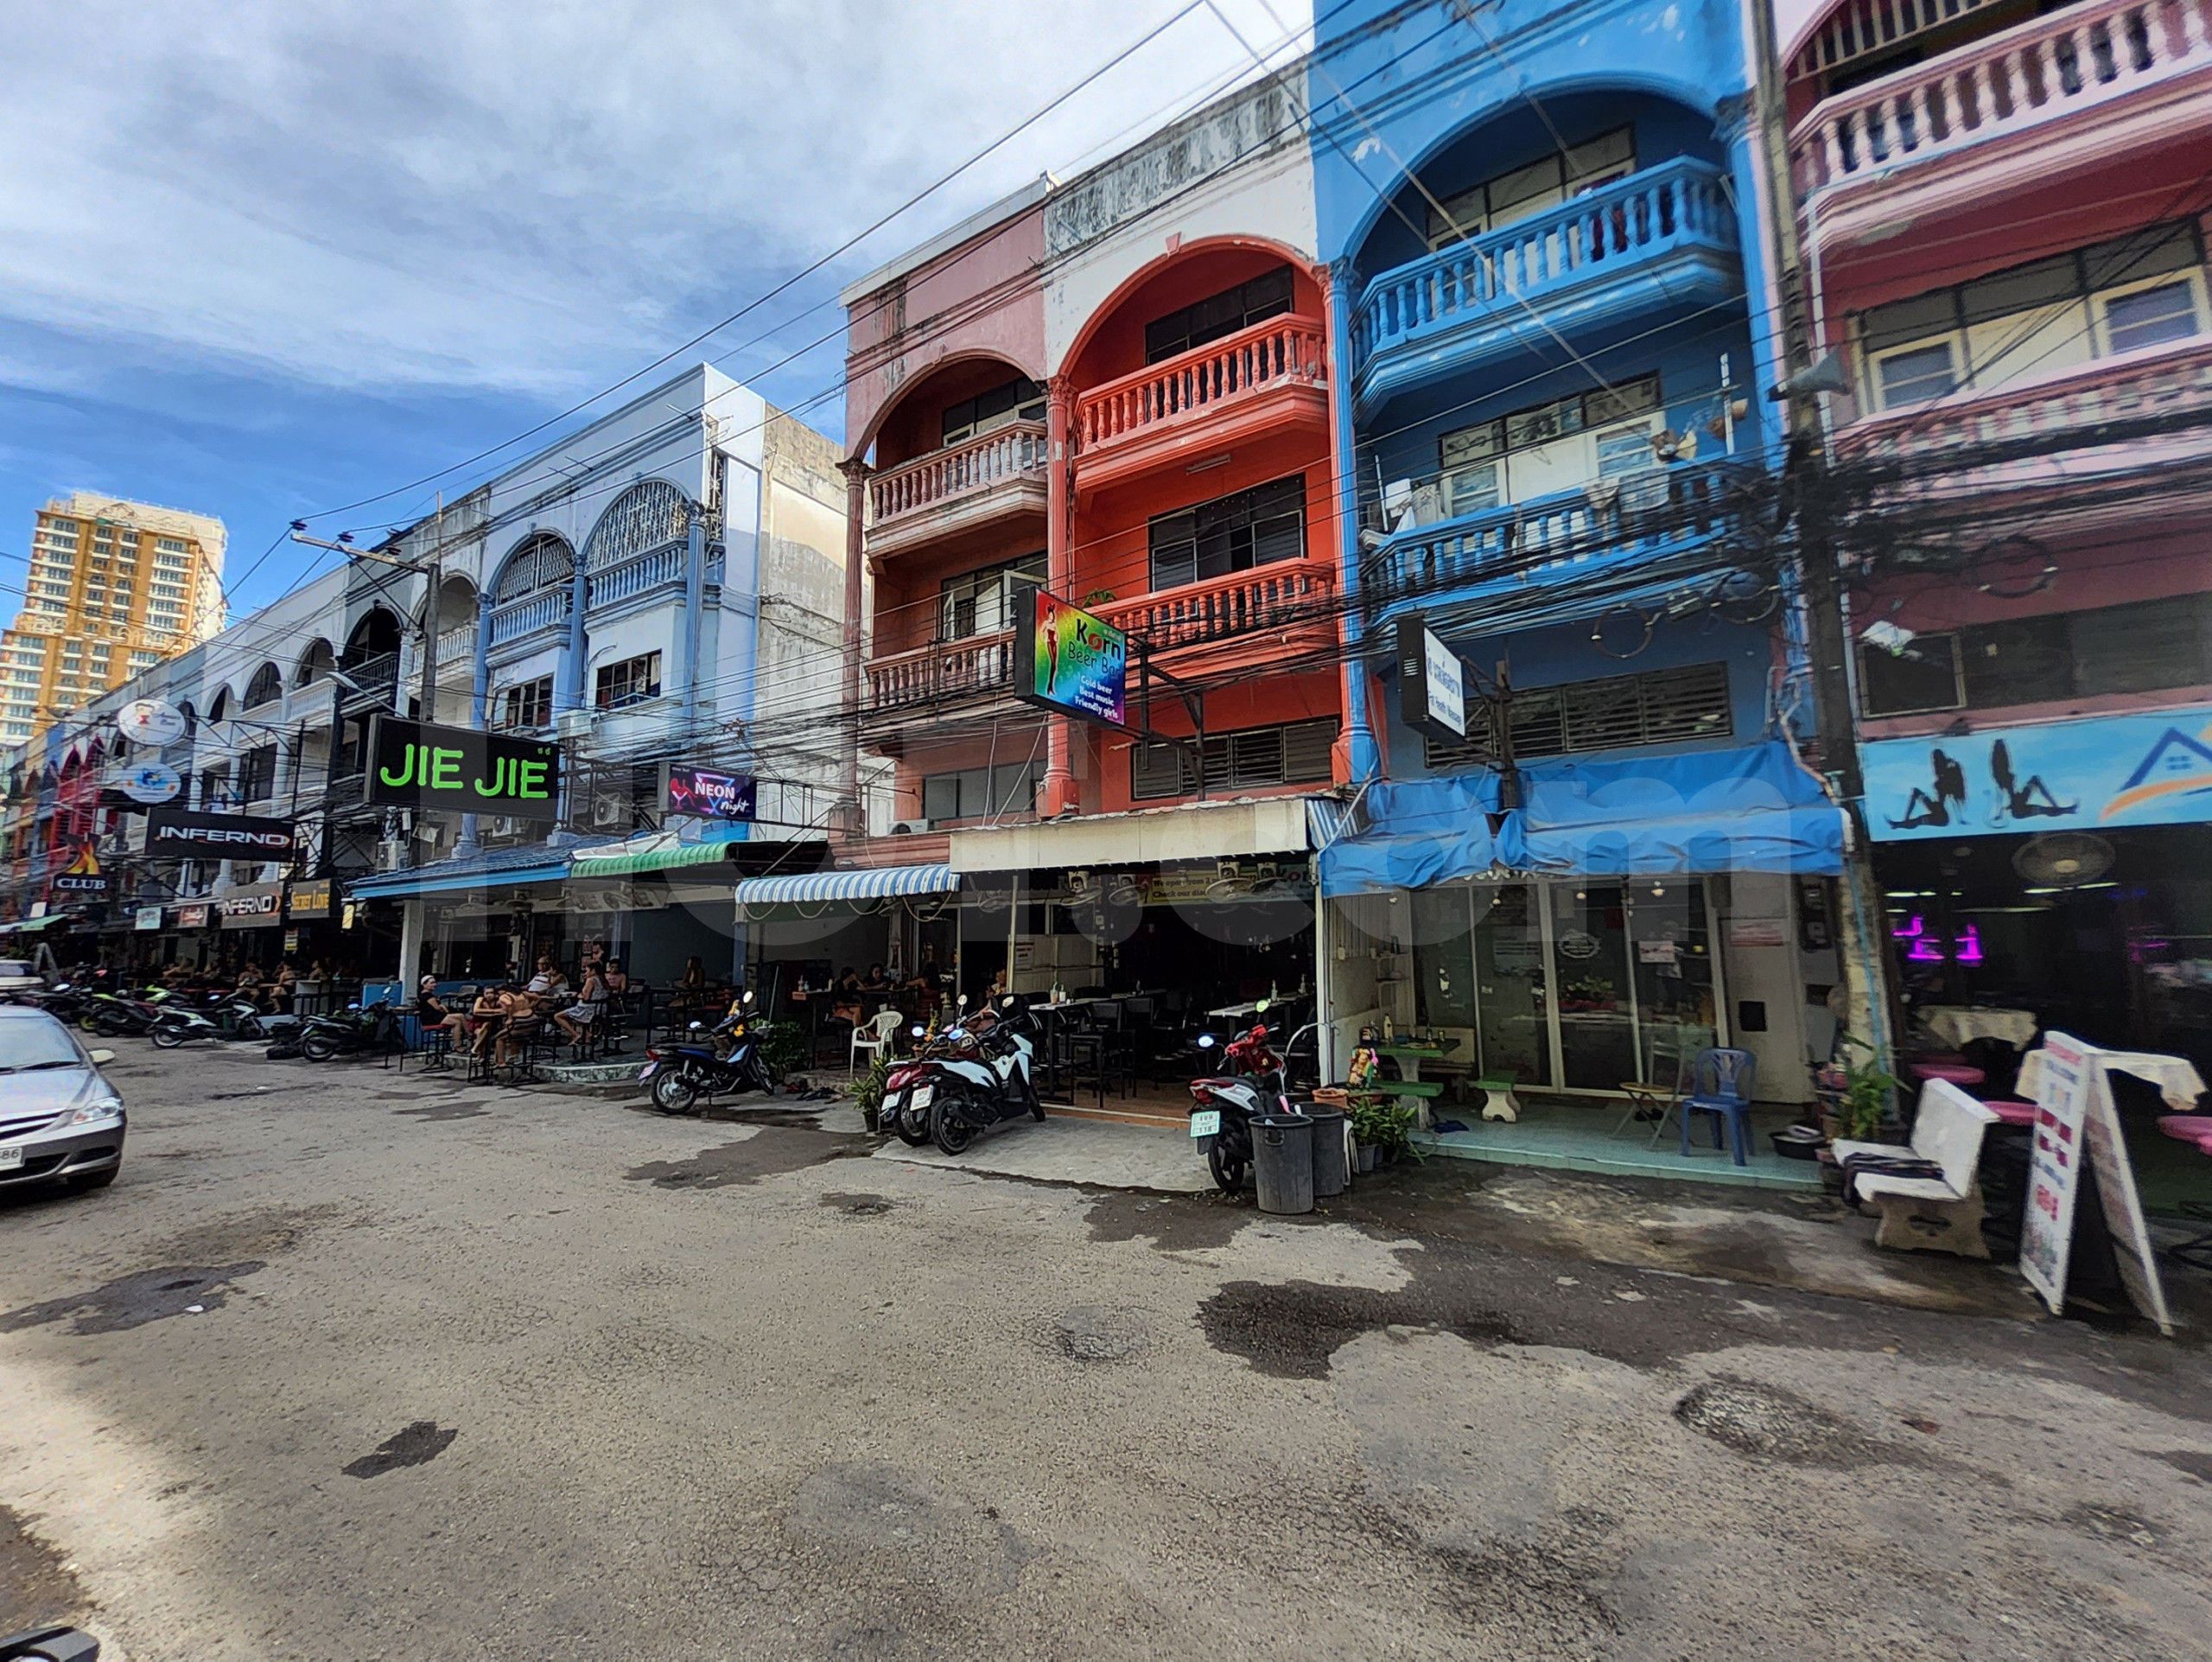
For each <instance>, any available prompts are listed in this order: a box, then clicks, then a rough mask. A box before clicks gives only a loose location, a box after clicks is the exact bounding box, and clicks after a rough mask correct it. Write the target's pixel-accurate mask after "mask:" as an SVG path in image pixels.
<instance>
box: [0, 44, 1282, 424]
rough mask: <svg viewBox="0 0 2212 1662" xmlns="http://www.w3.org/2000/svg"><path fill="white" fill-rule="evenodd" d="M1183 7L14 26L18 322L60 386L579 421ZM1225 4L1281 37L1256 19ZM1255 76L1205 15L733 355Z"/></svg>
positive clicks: (3, 287)
mask: <svg viewBox="0 0 2212 1662" xmlns="http://www.w3.org/2000/svg"><path fill="white" fill-rule="evenodd" d="M1180 3H1181V0H1050V3H1046V4H1033V5H1027V6H1021V5H1014V4H1007V3H1003V0H1001V3H986V0H941V3H937V4H931V5H912V4H905V3H899V0H876V3H857V0H828V3H817V0H747V3H745V4H742V5H732V4H729V3H728V0H631V3H628V4H620V3H585V0H542V3H537V4H533V5H531V6H528V7H523V6H517V5H514V4H512V3H502V0H379V3H377V4H374V5H369V6H362V5H359V4H358V3H339V0H231V3H229V4H226V5H225V6H222V7H205V6H148V5H145V4H143V0H132V3H115V0H105V3H99V0H96V3H79V4H74V5H69V6H50V7H39V8H18V9H17V10H16V16H14V17H13V18H12V19H11V21H10V31H11V33H12V35H13V36H14V39H13V40H12V41H11V48H12V50H11V52H10V56H11V57H12V58H13V59H14V60H15V61H16V63H17V64H18V65H19V66H23V65H35V66H37V68H36V71H35V73H22V74H19V75H17V76H16V77H15V78H14V79H13V80H12V81H11V84H10V97H9V99H8V100H7V101H6V103H5V104H4V105H0V155H5V156H7V157H8V158H9V162H8V165H7V167H6V168H5V169H4V170H0V325H9V326H13V328H14V330H16V331H20V330H22V329H26V328H27V329H29V330H30V331H33V332H47V333H50V334H53V335H54V337H56V339H57V340H66V341H68V342H69V343H70V344H71V345H72V347H73V348H75V350H73V351H71V352H69V353H55V354H54V355H53V356H52V357H51V359H50V360H47V361H44V362H41V366H40V369H39V373H38V375H37V377H36V379H48V378H49V377H51V376H55V375H60V376H68V375H74V374H80V373H89V372H88V371H87V370H86V368H85V362H86V353H85V352H84V351H83V350H82V349H83V348H85V347H93V348H96V350H95V352H94V353H92V356H95V357H100V358H105V359H107V360H109V362H110V363H111V364H113V363H114V362H118V361H121V362H128V361H130V360H133V359H136V358H143V359H156V360H161V361H163V362H164V363H168V364H171V365H175V364H191V363H200V364H202V365H205V366H209V367H216V368H222V369H226V370H229V371H232V372H235V371H238V370H240V369H245V370H246V371H248V372H249V373H259V374H275V375H278V376H281V377H283V378H285V379H290V380H294V381H297V382H305V383H308V384H309V385H324V386H329V387H334V388H342V389H348V390H353V391H372V392H402V393H404V392H410V391H423V390H446V389H454V390H463V391H466V390H471V389H496V390H498V391H499V392H509V393H519V394H522V395H524V396H530V397H537V398H546V397H565V396H568V395H571V394H574V393H575V392H579V391H581V390H583V389H584V388H586V387H587V386H588V385H595V384H597V383H599V382H601V381H603V380H604V379H609V377H608V375H607V372H608V371H609V370H610V369H617V370H627V369H630V368H633V367H636V366H639V365H640V364H642V363H643V362H644V361H645V360H647V359H649V358H651V357H652V356H654V355H656V354H657V353H659V352H660V351H662V350H664V349H666V348H668V347H672V346H674V345H675V344H676V343H677V341H680V340H682V339H683V337H684V335H686V334H690V333H691V332H693V331H694V330H695V329H696V328H700V327H703V325H704V324H705V323H707V322H712V321H713V320H714V319H715V318H716V317H718V316H720V315H722V314H724V313H726V312H728V311H731V310H734V309H735V308H736V306H737V305H738V304H740V303H741V302H743V301H744V300H746V299H747V298H750V297H751V296H753V295H754V294H756V293H758V292H760V290H762V289H763V288H765V287H766V286H767V285H768V284H769V283H772V282H774V281H775V280H777V279H778V278H779V277H782V276H783V275H785V274H786V273H788V272H789V271H792V270H794V269H796V268H798V266H801V265H803V264H806V263H808V262H809V261H810V260H811V259H813V258H816V257H817V256H818V255H820V254H821V253H823V252H826V251H827V250H828V249H829V247H831V246H834V245H836V243H838V242H841V241H842V240H843V239H845V238H846V237H847V236H849V235H850V234H851V233H852V232H854V231H855V230H856V229H858V228H859V227H860V226H861V225H863V224H865V223H867V222H868V221H869V220H873V219H874V218H875V217H876V216H877V215H878V214H879V213H882V212H883V211H885V210H886V209H887V208H888V207H891V206H892V205H893V204H895V203H896V202H898V201H900V200H903V199H904V198H905V197H906V195H908V194H911V193H912V191H913V190H914V189H915V188H918V186H919V185H921V184H923V183H925V182H927V181H929V180H931V179H932V178H934V177H936V176H937V175H938V174H940V173H942V172H943V171H944V170H946V169H948V168H950V166H951V165H953V164H954V163H956V162H958V161H960V160H963V159H964V158H965V157H966V156H967V155H968V154H969V153H970V152H971V151H972V150H975V149H976V148H978V147H980V145H981V144H982V143H985V142H987V141H988V139H989V138H991V137H995V136H996V135H997V134H999V133H1000V132H1001V131H1004V130H1005V129H1006V128H1007V127H1009V126H1011V125H1012V124H1013V123H1014V121H1015V120H1017V119H1019V118H1020V117H1022V116H1024V115H1027V114H1028V113H1029V112H1030V111H1031V110H1033V108H1034V107H1035V106H1036V105H1039V104H1040V103H1042V102H1043V101H1044V100H1045V99H1046V98H1047V97H1049V96H1050V95H1051V94H1052V93H1053V92H1058V91H1060V90H1061V89H1062V88H1063V87H1064V86H1066V85H1067V84H1069V83H1070V82H1071V81H1073V80H1077V78H1078V77H1080V76H1081V75H1083V74H1084V73H1087V72H1088V71H1089V70H1090V69H1092V68H1094V67H1096V65H1098V64H1099V63H1101V62H1102V61H1103V60H1104V59H1105V58H1106V57H1107V56H1109V54H1111V53H1112V52H1113V51H1115V50H1116V48H1119V47H1121V46H1122V45H1123V44H1125V43H1127V42H1128V41H1131V40H1133V39H1135V37H1136V36H1137V35H1139V34H1141V32H1142V31H1143V29H1145V28H1146V27H1147V26H1148V25H1149V24H1151V23H1152V22H1157V21H1159V20H1160V19H1162V18H1165V17H1166V16H1170V15H1172V14H1173V12H1174V11H1175V10H1178V9H1179V5H1180ZM1276 10H1278V11H1280V12H1281V13H1282V15H1283V16H1286V17H1287V18H1288V17H1293V16H1294V17H1295V19H1296V20H1297V21H1299V22H1303V21H1304V20H1305V19H1306V16H1309V15H1310V7H1309V6H1307V5H1305V4H1300V5H1298V6H1297V7H1296V8H1295V10H1294V11H1293V10H1290V9H1286V8H1285V7H1284V6H1283V5H1282V4H1281V0H1277V4H1276ZM1230 15H1231V16H1234V17H1236V20H1237V22H1238V25H1239V27H1240V28H1242V29H1244V31H1245V33H1246V34H1247V35H1248V37H1249V38H1250V39H1252V40H1253V41H1255V42H1257V43H1260V44H1262V45H1263V46H1265V45H1271V44H1273V43H1274V41H1276V40H1277V39H1278V38H1279V34H1280V31H1279V30H1278V29H1276V28H1275V26H1274V24H1273V23H1272V22H1269V21H1268V16H1267V13H1266V11H1265V10H1264V8H1263V7H1262V5H1261V4H1260V3H1259V0H1235V3H1234V4H1232V5H1231V6H1230ZM1242 70H1249V60H1247V59H1246V58H1245V55H1244V54H1243V50H1242V48H1239V47H1238V46H1237V45H1236V43H1235V42H1234V41H1231V40H1230V38H1229V37H1228V36H1227V35H1226V34H1225V33H1224V31H1223V29H1221V27H1220V25H1219V23H1218V22H1216V21H1215V20H1214V19H1213V18H1212V16H1211V15H1209V14H1208V13H1207V12H1206V11H1205V10H1199V11H1198V12H1197V13H1196V14H1194V15H1192V16H1188V17H1185V19H1183V20H1182V21H1181V22H1179V23H1177V24H1176V25H1175V27H1174V29H1173V31H1172V32H1171V34H1170V35H1168V36H1167V37H1166V38H1165V39H1164V40H1163V41H1160V42H1158V43H1156V44H1155V45H1154V47H1152V48H1149V49H1148V50H1147V52H1146V53H1145V54H1142V55H1141V57H1140V58H1138V59H1136V60H1132V61H1131V62H1130V63H1129V64H1128V65H1125V66H1124V67H1122V69H1121V70H1120V71H1119V72H1117V73H1116V74H1114V75H1113V76H1112V77H1110V78H1109V79H1108V80H1104V81H1103V82H1101V83H1099V84H1097V85H1096V86H1092V87H1090V88H1089V89H1087V90H1086V91H1085V92H1084V93H1083V94H1082V95H1081V96H1079V97H1078V98H1077V99H1076V100H1074V101H1073V103H1072V104H1071V105H1070V106H1069V107H1068V108H1067V109H1065V110H1064V111H1059V112H1058V113H1056V114H1055V115H1053V116H1052V117H1051V118H1048V119H1047V120H1046V121H1045V122H1043V123H1040V124H1039V125H1038V126H1037V127H1036V128H1034V129H1032V130H1031V131H1029V132H1028V133H1027V134H1025V135H1024V136H1023V137H1021V138H1020V139H1018V140H1016V141H1015V142H1014V143H1013V144H1011V145H1009V146H1007V148H1006V149H1004V150H1001V151H1000V152H999V153H998V154H997V155H995V156H993V157H992V158H991V159H990V161H989V162H988V163H986V164H984V165H983V166H982V167H981V168H979V169H976V171H975V172H974V173H972V174H971V175H968V176H967V177H966V178H964V179H963V180H962V181H960V182H959V183H958V184H957V186H956V187H954V188H952V189H950V191H948V192H947V193H945V194H942V195H940V196H938V197H937V198H933V199H932V200H931V201H930V202H929V203H927V204H925V205H924V206H923V207H921V208H919V209H918V210H917V211H916V213H914V214H912V215H911V216H909V217H908V218H907V219H906V220H901V221H900V222H899V224H897V225H896V226H893V227H892V228H891V229H890V230H888V231H887V232H884V233H882V235H881V236H880V237H879V238H877V239H875V240H874V241H873V242H872V243H871V244H870V245H869V246H868V248H867V249H865V250H863V251H861V252H860V253H859V254H856V255H855V256H854V257H852V258H849V259H848V260H847V261H844V262H842V264H841V265H840V266H839V268H838V269H837V271H835V272H833V273H830V274H826V275H825V276H824V277H823V278H822V279H821V280H820V281H819V282H817V283H815V284H814V285H811V286H810V288H808V289H807V290H805V291H804V294H803V296H800V298H799V299H798V301H797V302H793V303H791V304H788V305H786V306H785V309H784V310H783V311H782V313H780V314H768V315H782V316H788V315H789V314H790V312H791V311H792V310H794V309H797V306H798V305H799V304H804V303H806V302H812V301H814V300H817V299H819V298H821V297H822V296H823V295H824V294H825V293H827V292H828V291H829V289H830V287H831V286H832V284H833V282H834V279H835V277H837V276H849V275H851V274H852V273H853V272H854V271H857V270H860V269H862V268H864V267H865V266H866V265H867V264H870V263H872V261H873V260H874V259H876V258H882V257H884V256H886V255H887V254H888V253H890V252H894V251H895V250H897V249H899V248H901V247H904V246H906V245H910V244H912V243H913V242H915V241H918V240H919V239H922V238H923V237H925V236H926V235H928V234H929V233H930V232H932V231H933V230H935V229H937V228H938V227H939V226H943V225H944V224H945V223H948V222H949V221H950V220H953V219H955V218H957V216H958V215H959V214H961V213H964V212H967V211H969V210H970V209H972V208H974V207H976V206H978V205H980V204H981V203H982V202H984V201H988V200H990V199H991V198H992V197H994V196H995V195H997V194H1001V192H1003V191H1005V190H1007V189H1010V188H1013V187H1014V186H1015V185H1017V184H1018V183H1020V181H1022V180H1024V179H1026V178H1028V177H1030V176H1033V175H1034V174H1035V173H1036V172H1038V171H1039V169H1043V168H1046V167H1052V168H1055V169H1065V168H1067V167H1068V166H1069V165H1070V164H1071V163H1073V162H1077V161H1078V160H1080V159H1083V158H1084V153H1085V152H1086V151H1089V150H1092V149H1093V148H1094V147H1096V146H1097V145H1100V144H1102V143H1104V144H1109V145H1110V144H1112V143H1116V142H1127V140H1128V138H1130V137H1135V134H1136V133H1137V132H1138V131H1141V130H1142V129H1143V128H1145V127H1148V126H1151V125H1154V124H1157V123H1158V121H1159V120H1160V119H1163V118H1166V117H1167V116H1168V115H1170V114H1173V113H1175V112H1177V111H1179V108H1180V107H1181V105H1182V104H1183V103H1184V102H1185V101H1186V100H1187V99H1189V98H1190V97H1191V96H1192V95H1194V94H1198V93H1202V92H1205V90H1207V89H1208V88H1210V87H1214V86H1220V85H1222V84H1223V83H1224V79H1225V78H1226V77H1228V76H1231V75H1235V74H1236V73H1239V72H1240V71H1242ZM1094 159H1095V158H1094ZM765 316H766V315H764V318H763V319H760V320H753V321H752V322H749V323H748V324H746V325H740V326H739V327H738V328H737V330H735V331H734V332H733V334H732V336H731V337H730V338H728V339H727V340H724V341H721V342H720V343H719V345H718V346H717V347H715V348H714V349H715V350H726V349H727V348H728V347H729V346H732V345H734V344H736V342H737V341H738V340H741V339H743V338H744V337H745V336H746V335H747V334H751V333H754V332H757V328H758V327H759V324H760V322H763V321H765ZM836 321H837V320H836V315H835V314H834V313H831V314H817V315H814V316H813V317H812V318H810V319H808V320H806V321H804V322H801V323H798V324H795V325H793V326H792V328H791V332H790V337H789V338H790V340H791V342H793V343H797V342H798V341H803V340H804V339H805V338H808V337H809V336H810V335H812V334H820V333H822V332H823V331H825V330H827V329H829V328H832V327H834V326H835V324H836ZM19 361H20V360H19ZM56 365H64V366H67V367H64V368H59V369H57V368H55V367H54V366H56ZM733 367H734V368H737V369H738V370H739V372H740V373H743V371H744V369H745V367H746V366H745V364H744V363H743V362H742V361H741V362H740V363H738V364H736V365H734V366H733Z"/></svg>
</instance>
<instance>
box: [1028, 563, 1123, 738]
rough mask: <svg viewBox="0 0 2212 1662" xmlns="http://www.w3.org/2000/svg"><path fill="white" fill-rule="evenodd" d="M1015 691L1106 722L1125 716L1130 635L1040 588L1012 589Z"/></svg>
mask: <svg viewBox="0 0 2212 1662" xmlns="http://www.w3.org/2000/svg"><path fill="white" fill-rule="evenodd" d="M1014 617H1015V625H1014V696H1015V697H1018V698H1020V699H1021V700H1022V701H1023V702H1025V703H1027V704H1037V705H1039V706H1041V707H1042V708H1044V709H1046V710H1058V712H1060V713H1061V714H1062V715H1065V716H1082V717H1083V718H1084V719H1085V720H1088V721H1093V722H1097V723H1102V724H1103V725H1104V726H1108V727H1121V726H1123V725H1124V724H1125V723H1126V722H1127V720H1128V683H1129V637H1128V634H1126V633H1125V632H1124V631H1122V630H1120V629H1117V628H1116V627H1114V626H1113V625H1112V624H1110V623H1109V622H1107V621H1105V619H1103V618H1102V617H1099V616H1098V615H1096V614H1095V613H1091V612H1086V611H1084V609H1083V608H1082V607H1080V606H1076V605H1073V604H1071V603H1070V602H1067V601H1065V600H1062V599H1061V598H1060V597H1059V596H1058V595H1052V594H1048V593H1046V591H1045V590H1044V589H1025V588H1022V587H1017V588H1016V589H1015V590H1014Z"/></svg>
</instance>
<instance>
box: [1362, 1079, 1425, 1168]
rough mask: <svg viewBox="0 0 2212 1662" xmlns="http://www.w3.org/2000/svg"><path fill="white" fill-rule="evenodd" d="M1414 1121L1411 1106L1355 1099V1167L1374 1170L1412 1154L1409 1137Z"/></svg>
mask: <svg viewBox="0 0 2212 1662" xmlns="http://www.w3.org/2000/svg"><path fill="white" fill-rule="evenodd" d="M1413 1122H1414V1111H1413V1109H1412V1108H1411V1107H1408V1106H1402V1105H1400V1104H1398V1103H1396V1102H1394V1101H1393V1100H1391V1099H1390V1098H1389V1097H1354V1098H1352V1103H1351V1140H1352V1160H1353V1165H1354V1168H1356V1169H1357V1170H1359V1171H1373V1170H1374V1169H1375V1168H1376V1166H1377V1165H1379V1164H1381V1163H1382V1162H1384V1161H1386V1160H1395V1159H1396V1158H1397V1157H1398V1156H1400V1155H1402V1154H1408V1153H1410V1152H1411V1151H1412V1149H1413V1139H1412V1138H1411V1137H1409V1136H1408V1134H1407V1133H1408V1131H1409V1130H1411V1128H1412V1125H1413Z"/></svg>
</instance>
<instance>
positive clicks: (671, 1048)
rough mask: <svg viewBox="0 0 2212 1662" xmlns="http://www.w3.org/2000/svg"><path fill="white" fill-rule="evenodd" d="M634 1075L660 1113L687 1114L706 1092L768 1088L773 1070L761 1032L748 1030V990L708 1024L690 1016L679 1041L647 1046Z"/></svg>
mask: <svg viewBox="0 0 2212 1662" xmlns="http://www.w3.org/2000/svg"><path fill="white" fill-rule="evenodd" d="M638 1080H639V1083H640V1084H642V1085H644V1086H647V1087H648V1088H649V1089H650V1090H651V1091H652V1098H653V1106H654V1107H656V1108H658V1109H659V1110H660V1111H661V1112H663V1113H664V1114H688V1113H690V1111H692V1109H694V1108H695V1107H696V1106H697V1105H698V1104H699V1102H700V1100H701V1098H706V1097H715V1096H721V1095H723V1094H725V1093H734V1092H742V1091H759V1092H769V1093H773V1092H774V1091H775V1089H776V1073H775V1070H774V1069H773V1068H772V1067H769V1066H768V1059H767V1057H766V1055H764V1054H762V1051H761V1046H760V1035H759V1034H757V1033H755V1032H753V995H752V994H751V993H750V992H747V994H746V995H745V996H744V997H742V998H741V999H739V1000H738V1002H737V1003H734V1004H733V1005H731V1006H730V1011H729V1014H728V1015H727V1016H723V1017H722V1019H721V1021H719V1022H715V1025H714V1026H713V1027H711V1028H710V1027H709V1026H708V1025H707V1024H706V1023H705V1022H692V1023H691V1028H690V1035H689V1036H688V1037H687V1038H686V1039H685V1040H683V1041H682V1042H680V1043H677V1044H675V1045H664V1046H658V1047H656V1048H652V1049H649V1050H647V1051H646V1052H645V1067H642V1068H640V1069H639V1072H638Z"/></svg>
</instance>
